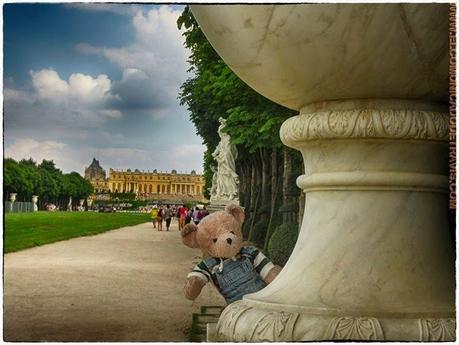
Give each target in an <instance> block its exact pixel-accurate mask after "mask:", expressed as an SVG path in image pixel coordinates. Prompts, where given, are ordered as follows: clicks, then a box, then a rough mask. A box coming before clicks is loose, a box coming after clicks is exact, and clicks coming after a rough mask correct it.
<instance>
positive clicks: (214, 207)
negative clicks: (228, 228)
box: [207, 198, 240, 213]
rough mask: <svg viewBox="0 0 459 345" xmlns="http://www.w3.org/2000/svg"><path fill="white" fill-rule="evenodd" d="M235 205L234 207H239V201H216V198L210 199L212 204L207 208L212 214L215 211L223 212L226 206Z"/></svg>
mask: <svg viewBox="0 0 459 345" xmlns="http://www.w3.org/2000/svg"><path fill="white" fill-rule="evenodd" d="M229 204H233V205H237V206H240V205H239V200H223V199H216V198H211V199H210V204H209V206H207V210H208V211H209V212H210V213H212V212H215V211H223V210H224V209H225V207H226V205H229Z"/></svg>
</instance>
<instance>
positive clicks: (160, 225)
mask: <svg viewBox="0 0 459 345" xmlns="http://www.w3.org/2000/svg"><path fill="white" fill-rule="evenodd" d="M163 216H164V210H163V207H162V206H160V207H159V210H158V217H157V218H156V219H157V220H158V231H163Z"/></svg>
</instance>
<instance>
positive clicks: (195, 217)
mask: <svg viewBox="0 0 459 345" xmlns="http://www.w3.org/2000/svg"><path fill="white" fill-rule="evenodd" d="M200 213H201V212H200V211H199V207H198V206H196V208H195V209H194V212H193V222H194V224H196V225H198V224H199V222H200V221H201V214H200Z"/></svg>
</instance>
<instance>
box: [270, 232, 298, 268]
mask: <svg viewBox="0 0 459 345" xmlns="http://www.w3.org/2000/svg"><path fill="white" fill-rule="evenodd" d="M297 239H298V225H297V224H282V225H280V226H278V227H277V228H276V230H275V231H274V233H273V235H272V236H271V238H270V240H269V244H268V253H269V257H270V259H271V260H272V261H273V262H274V263H275V264H277V265H281V266H284V265H285V263H286V262H287V260H288V258H289V257H290V254H292V251H293V248H294V247H295V243H296V240H297Z"/></svg>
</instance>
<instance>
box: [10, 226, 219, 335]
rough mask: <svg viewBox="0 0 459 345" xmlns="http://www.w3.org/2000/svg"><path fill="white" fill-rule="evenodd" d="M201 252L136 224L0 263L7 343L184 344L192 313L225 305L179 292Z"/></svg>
mask: <svg viewBox="0 0 459 345" xmlns="http://www.w3.org/2000/svg"><path fill="white" fill-rule="evenodd" d="M199 255H200V252H199V251H198V250H193V249H190V248H188V247H186V246H185V245H183V244H182V242H181V240H180V234H179V232H178V229H177V223H176V221H175V220H174V221H173V225H172V227H171V231H170V232H166V231H163V232H157V231H156V230H153V229H152V226H151V224H149V223H146V224H140V225H136V226H132V227H126V228H122V229H118V230H112V231H109V232H106V233H103V234H100V235H96V236H90V237H80V238H75V239H71V240H67V241H62V242H57V243H53V244H48V245H44V246H41V247H36V248H31V249H27V250H23V251H20V252H16V253H11V254H6V255H5V256H4V295H3V296H4V297H3V298H4V316H3V317H4V321H3V322H4V340H6V341H186V335H185V332H186V329H187V328H188V327H189V326H190V324H191V314H192V313H193V312H198V311H199V307H200V306H201V305H224V300H223V298H222V297H221V296H220V295H219V294H218V293H217V292H216V290H215V289H214V288H213V287H212V286H211V285H210V284H208V285H207V286H206V287H205V288H204V289H203V292H202V293H201V296H199V297H198V298H197V299H196V301H194V302H191V301H188V300H186V299H185V297H184V296H183V293H182V287H183V284H184V282H185V278H186V275H187V273H188V272H189V270H190V269H191V268H192V267H193V266H194V264H195V263H196V262H197V261H198V260H200V259H199Z"/></svg>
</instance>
